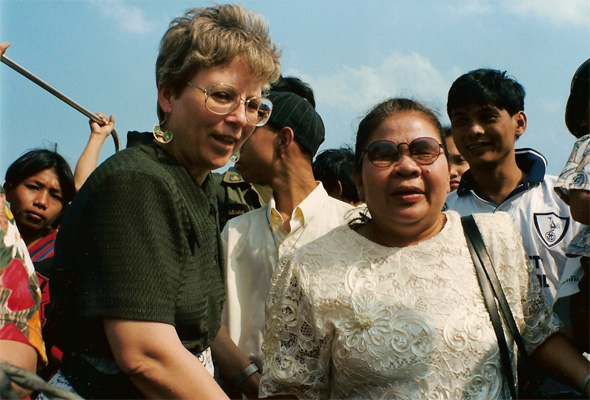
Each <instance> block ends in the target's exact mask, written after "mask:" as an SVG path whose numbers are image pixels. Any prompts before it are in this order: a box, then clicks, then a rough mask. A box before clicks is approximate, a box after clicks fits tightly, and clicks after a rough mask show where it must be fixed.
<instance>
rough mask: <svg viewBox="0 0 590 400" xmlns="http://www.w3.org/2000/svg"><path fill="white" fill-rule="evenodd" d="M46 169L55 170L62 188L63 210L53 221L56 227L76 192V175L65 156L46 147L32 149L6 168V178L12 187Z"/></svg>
mask: <svg viewBox="0 0 590 400" xmlns="http://www.w3.org/2000/svg"><path fill="white" fill-rule="evenodd" d="M46 169H51V170H53V171H55V174H56V175H57V179H58V181H59V186H60V189H61V202H62V212H61V214H60V216H59V217H58V218H57V219H56V221H55V222H54V223H53V225H54V227H55V226H58V225H59V222H60V220H61V217H62V216H63V214H64V211H65V209H66V207H67V205H68V204H69V203H70V201H72V199H73V198H74V195H75V194H76V186H75V185H74V175H73V174H72V169H71V168H70V164H68V162H67V161H66V160H65V158H63V157H62V156H61V155H60V154H59V153H57V152H56V151H51V150H46V149H37V150H31V151H29V152H27V153H25V154H23V155H22V156H20V157H19V158H18V159H17V160H16V161H15V162H13V163H12V164H10V166H9V167H8V170H6V177H5V180H6V183H8V184H9V185H10V188H14V187H16V186H18V185H19V184H20V183H21V182H23V181H24V180H26V179H28V178H29V177H31V176H33V175H35V174H38V173H39V172H41V171H44V170H46Z"/></svg>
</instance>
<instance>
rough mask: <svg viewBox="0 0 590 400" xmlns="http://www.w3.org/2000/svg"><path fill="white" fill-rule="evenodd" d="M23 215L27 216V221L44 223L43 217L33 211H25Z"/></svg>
mask: <svg viewBox="0 0 590 400" xmlns="http://www.w3.org/2000/svg"><path fill="white" fill-rule="evenodd" d="M25 215H26V216H27V219H30V220H33V221H36V222H42V221H45V216H44V215H41V214H39V213H37V212H35V211H25Z"/></svg>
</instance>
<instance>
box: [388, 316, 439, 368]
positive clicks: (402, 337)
mask: <svg viewBox="0 0 590 400" xmlns="http://www.w3.org/2000/svg"><path fill="white" fill-rule="evenodd" d="M432 336H433V332H432V328H431V327H430V326H429V325H428V324H427V323H426V321H425V319H424V318H423V317H422V315H421V314H420V313H419V312H417V311H416V310H403V311H400V312H397V313H395V314H394V316H393V320H392V321H391V345H392V347H393V349H394V350H395V351H396V352H397V353H399V354H398V355H400V356H404V357H408V356H411V355H416V356H418V357H427V356H428V354H429V353H430V352H431V351H432V346H433V343H432Z"/></svg>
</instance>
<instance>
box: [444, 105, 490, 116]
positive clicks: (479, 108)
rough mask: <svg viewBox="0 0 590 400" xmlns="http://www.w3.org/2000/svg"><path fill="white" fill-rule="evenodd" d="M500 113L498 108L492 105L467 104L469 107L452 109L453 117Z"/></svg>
mask: <svg viewBox="0 0 590 400" xmlns="http://www.w3.org/2000/svg"><path fill="white" fill-rule="evenodd" d="M500 111H501V110H500V108H498V107H496V106H494V105H492V104H469V105H463V106H459V107H455V108H454V109H453V116H455V115H464V114H477V113H484V112H500Z"/></svg>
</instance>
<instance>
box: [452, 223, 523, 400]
mask: <svg viewBox="0 0 590 400" xmlns="http://www.w3.org/2000/svg"><path fill="white" fill-rule="evenodd" d="M461 224H462V225H463V231H464V232H465V240H466V241H467V247H468V248H469V252H470V253H471V258H472V259H473V264H474V265H475V270H476V272H477V278H478V281H479V286H480V287H481V291H482V294H483V298H484V301H485V305H486V308H487V310H488V313H489V314H490V319H491V320H492V325H493V327H494V331H495V333H496V337H497V340H498V347H499V350H500V361H501V364H502V370H503V371H504V376H506V380H507V381H508V387H509V389H510V394H511V395H512V398H513V399H517V398H518V395H517V394H518V390H517V387H516V382H515V380H514V373H513V370H512V363H511V361H510V351H509V350H508V344H507V343H506V337H505V336H504V329H503V327H502V320H501V319H500V316H499V314H498V305H499V306H500V310H501V312H502V315H503V317H504V321H505V323H506V324H507V325H508V328H509V330H510V333H511V334H512V337H513V339H514V341H515V342H516V345H517V346H518V350H519V353H520V354H521V360H522V361H523V360H526V357H528V356H527V353H526V348H525V345H524V340H523V338H522V336H521V335H520V332H519V331H518V327H517V326H516V322H515V321H514V316H513V315H512V311H511V310H510V306H509V304H508V301H507V300H506V296H505V295H504V291H503V290H502V286H501V284H500V281H499V280H498V275H497V274H496V270H495V269H494V266H493V264H492V260H491V258H490V255H489V253H488V251H487V249H486V247H485V244H484V242H483V239H482V237H481V232H480V231H479V228H478V227H477V224H476V223H475V219H474V218H473V216H472V215H468V216H464V217H461ZM496 300H497V302H498V303H497V304H496Z"/></svg>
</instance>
